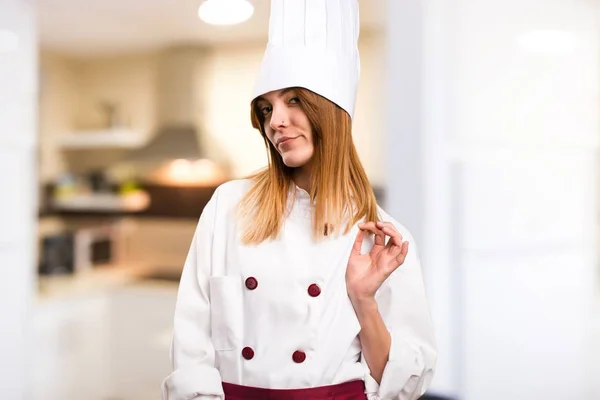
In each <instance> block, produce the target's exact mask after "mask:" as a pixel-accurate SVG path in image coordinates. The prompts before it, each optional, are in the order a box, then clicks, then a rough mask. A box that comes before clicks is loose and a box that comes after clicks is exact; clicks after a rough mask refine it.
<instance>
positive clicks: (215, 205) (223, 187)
mask: <svg viewBox="0 0 600 400" xmlns="http://www.w3.org/2000/svg"><path fill="white" fill-rule="evenodd" d="M252 184H253V182H252V180H250V179H234V180H230V181H227V182H225V183H222V184H220V185H219V186H217V188H216V189H215V191H214V192H213V194H212V195H211V197H210V200H209V201H208V203H207V204H206V206H205V207H204V209H203V211H202V214H201V217H200V218H201V220H212V221H214V220H215V219H219V218H222V217H223V216H226V215H229V214H230V212H231V211H232V210H233V209H234V208H235V207H236V206H237V204H238V203H239V202H240V200H241V199H242V198H243V197H244V195H245V194H246V193H247V192H248V190H250V188H251V187H252Z"/></svg>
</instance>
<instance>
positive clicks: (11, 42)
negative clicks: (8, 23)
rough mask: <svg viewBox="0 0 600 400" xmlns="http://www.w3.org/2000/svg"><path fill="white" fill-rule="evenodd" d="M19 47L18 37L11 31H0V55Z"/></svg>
mask: <svg viewBox="0 0 600 400" xmlns="http://www.w3.org/2000/svg"><path fill="white" fill-rule="evenodd" d="M18 47H19V37H18V36H17V34H16V33H14V32H12V31H7V30H2V29H0V53H4V52H9V51H15V50H17V48H18Z"/></svg>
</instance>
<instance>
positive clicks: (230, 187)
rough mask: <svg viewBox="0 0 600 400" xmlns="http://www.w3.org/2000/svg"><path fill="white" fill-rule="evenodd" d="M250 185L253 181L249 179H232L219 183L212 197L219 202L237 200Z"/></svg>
mask: <svg viewBox="0 0 600 400" xmlns="http://www.w3.org/2000/svg"><path fill="white" fill-rule="evenodd" d="M252 185H253V181H252V180H251V179H233V180H230V181H227V182H225V183H222V184H221V185H219V186H218V187H217V189H216V190H215V193H214V194H213V198H214V199H215V200H216V201H217V202H219V203H221V202H224V201H225V202H230V201H233V202H237V201H239V200H241V198H242V197H244V195H245V194H246V193H247V192H248V190H250V188H251V187H252Z"/></svg>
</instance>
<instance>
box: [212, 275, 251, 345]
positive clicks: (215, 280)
mask: <svg viewBox="0 0 600 400" xmlns="http://www.w3.org/2000/svg"><path fill="white" fill-rule="evenodd" d="M210 322H211V338H212V342H213V347H214V348H215V350H217V351H219V350H234V349H236V348H238V347H239V345H238V343H240V342H241V338H242V330H243V326H244V313H243V298H242V279H241V277H240V276H213V277H211V278H210Z"/></svg>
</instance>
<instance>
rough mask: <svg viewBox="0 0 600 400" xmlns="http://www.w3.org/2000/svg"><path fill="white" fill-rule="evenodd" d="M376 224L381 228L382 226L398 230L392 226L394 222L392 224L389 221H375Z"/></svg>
mask: <svg viewBox="0 0 600 400" xmlns="http://www.w3.org/2000/svg"><path fill="white" fill-rule="evenodd" d="M376 226H377V227H378V228H379V229H381V230H383V229H384V228H389V229H391V230H393V231H396V232H398V229H396V227H395V226H394V224H392V223H391V222H386V221H377V223H376Z"/></svg>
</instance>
